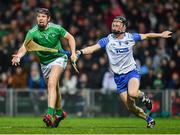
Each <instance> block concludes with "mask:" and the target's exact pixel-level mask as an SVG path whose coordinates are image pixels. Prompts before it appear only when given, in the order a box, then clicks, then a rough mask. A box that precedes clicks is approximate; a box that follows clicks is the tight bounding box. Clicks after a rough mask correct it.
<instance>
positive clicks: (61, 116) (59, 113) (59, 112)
mask: <svg viewBox="0 0 180 135" xmlns="http://www.w3.org/2000/svg"><path fill="white" fill-rule="evenodd" d="M56 91H57V100H56V113H55V120H54V123H53V126H54V127H58V125H59V123H60V122H61V120H63V119H64V118H65V117H66V116H67V113H66V112H64V111H63V110H62V104H61V99H62V98H61V93H60V88H59V83H58V85H57V88H56Z"/></svg>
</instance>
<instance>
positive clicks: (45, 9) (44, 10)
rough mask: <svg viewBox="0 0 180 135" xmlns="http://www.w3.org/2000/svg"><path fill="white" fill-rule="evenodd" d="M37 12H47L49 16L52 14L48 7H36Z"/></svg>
mask: <svg viewBox="0 0 180 135" xmlns="http://www.w3.org/2000/svg"><path fill="white" fill-rule="evenodd" d="M36 13H41V14H45V15H47V16H51V14H50V12H49V9H47V8H36Z"/></svg>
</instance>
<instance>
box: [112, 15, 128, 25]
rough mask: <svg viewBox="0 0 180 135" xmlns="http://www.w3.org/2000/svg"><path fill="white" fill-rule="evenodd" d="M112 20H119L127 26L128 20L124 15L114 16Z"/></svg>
mask: <svg viewBox="0 0 180 135" xmlns="http://www.w3.org/2000/svg"><path fill="white" fill-rule="evenodd" d="M113 21H120V22H122V23H123V24H124V25H125V26H126V27H127V26H128V21H127V19H126V18H125V17H124V16H116V17H115V18H114V19H113Z"/></svg>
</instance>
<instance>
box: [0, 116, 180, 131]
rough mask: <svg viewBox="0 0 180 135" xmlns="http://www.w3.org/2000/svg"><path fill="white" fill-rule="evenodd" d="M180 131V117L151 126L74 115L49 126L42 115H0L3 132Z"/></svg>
mask: <svg viewBox="0 0 180 135" xmlns="http://www.w3.org/2000/svg"><path fill="white" fill-rule="evenodd" d="M2 133H3V134H14V133H16V134H121V133H122V134H164V133H165V134H180V119H179V118H163V119H160V118H157V119H156V126H155V127H154V128H153V129H147V128H146V123H145V121H143V120H141V119H138V118H71V117H68V118H66V119H65V120H63V121H62V123H61V126H60V127H58V128H46V127H45V125H44V123H43V122H42V119H41V118H40V117H0V134H2Z"/></svg>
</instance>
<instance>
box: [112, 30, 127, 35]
mask: <svg viewBox="0 0 180 135" xmlns="http://www.w3.org/2000/svg"><path fill="white" fill-rule="evenodd" d="M111 32H112V33H113V34H114V35H120V34H123V33H124V32H125V31H117V30H112V31H111Z"/></svg>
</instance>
